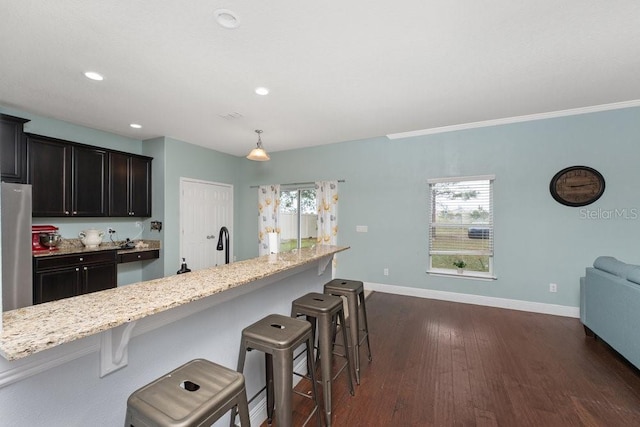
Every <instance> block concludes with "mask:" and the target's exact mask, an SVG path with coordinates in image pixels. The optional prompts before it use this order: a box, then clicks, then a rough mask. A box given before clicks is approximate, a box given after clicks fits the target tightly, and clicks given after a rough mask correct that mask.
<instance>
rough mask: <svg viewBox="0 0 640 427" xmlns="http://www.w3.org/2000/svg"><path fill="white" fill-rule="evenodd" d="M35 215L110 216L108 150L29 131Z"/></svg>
mask: <svg viewBox="0 0 640 427" xmlns="http://www.w3.org/2000/svg"><path fill="white" fill-rule="evenodd" d="M28 143H29V145H28V149H29V183H30V184H32V186H33V189H32V193H33V198H32V203H33V216H36V217H61V216H62V217H69V216H85V217H97V216H107V161H108V152H107V151H106V150H104V149H101V148H98V147H91V146H85V145H79V144H72V143H69V142H67V141H62V140H58V139H54V138H47V137H43V136H38V135H28Z"/></svg>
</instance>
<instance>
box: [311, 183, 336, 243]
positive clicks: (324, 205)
mask: <svg viewBox="0 0 640 427" xmlns="http://www.w3.org/2000/svg"><path fill="white" fill-rule="evenodd" d="M316 203H317V206H318V244H319V245H337V244H338V181H318V182H316Z"/></svg>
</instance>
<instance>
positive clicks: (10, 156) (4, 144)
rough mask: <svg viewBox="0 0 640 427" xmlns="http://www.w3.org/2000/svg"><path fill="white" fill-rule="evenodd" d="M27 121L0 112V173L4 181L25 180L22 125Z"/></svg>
mask: <svg viewBox="0 0 640 427" xmlns="http://www.w3.org/2000/svg"><path fill="white" fill-rule="evenodd" d="M28 121H29V120H27V119H22V118H20V117H13V116H9V115H6V114H0V173H1V174H2V181H4V182H15V183H18V184H24V183H26V182H27V148H26V146H27V144H26V139H25V135H24V131H23V126H24V124H25V123H26V122H28Z"/></svg>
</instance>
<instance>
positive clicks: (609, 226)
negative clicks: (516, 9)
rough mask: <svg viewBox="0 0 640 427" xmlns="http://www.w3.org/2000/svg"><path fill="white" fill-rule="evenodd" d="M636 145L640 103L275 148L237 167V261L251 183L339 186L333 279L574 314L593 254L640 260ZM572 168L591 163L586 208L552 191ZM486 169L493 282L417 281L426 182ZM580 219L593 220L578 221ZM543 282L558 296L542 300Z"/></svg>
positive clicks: (247, 238)
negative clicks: (599, 186)
mask: <svg viewBox="0 0 640 427" xmlns="http://www.w3.org/2000/svg"><path fill="white" fill-rule="evenodd" d="M639 143H640V108H630V109H624V110H616V111H607V112H600V113H592V114H584V115H577V116H571V117H564V118H556V119H548V120H540V121H531V122H525V123H518V124H511V125H502V126H494V127H487V128H478V129H472V130H465V131H456V132H449V133H442V134H436V135H429V136H421V137H414V138H407V139H401V140H388V139H387V138H385V137H381V138H373V139H367V140H362V141H352V142H345V143H340V144H334V145H326V146H321V147H315V148H308V149H300V150H290V151H285V152H279V153H272V154H271V161H270V162H268V163H267V164H260V163H248V162H245V163H243V164H242V166H243V179H244V181H245V183H244V185H242V186H241V190H239V191H237V193H236V194H238V196H239V198H241V199H240V200H238V202H237V204H238V206H239V208H240V209H239V210H238V212H237V213H236V217H237V218H238V220H237V224H243V227H242V229H243V230H242V231H243V233H242V235H240V236H238V237H237V238H238V239H239V240H238V241H237V243H238V244H237V247H238V248H241V251H240V252H238V256H239V258H249V257H252V256H255V254H256V249H255V245H256V244H255V237H254V236H255V235H256V233H257V221H256V215H255V210H256V197H257V196H256V190H255V189H250V188H249V186H250V185H252V184H264V183H267V184H268V183H287V182H300V181H315V180H319V179H345V180H346V183H344V184H340V187H339V188H340V205H339V214H338V217H339V227H340V234H339V244H341V245H348V246H351V249H350V250H349V251H346V252H344V253H342V254H340V256H339V262H338V270H337V274H338V275H339V276H340V277H348V278H357V279H359V280H363V281H367V282H375V283H383V284H390V285H399V286H406V287H413V288H423V289H430V290H442V291H450V292H459V293H466V294H475V295H481V296H490V297H500V298H508V299H516V300H524V301H532V302H541V303H549V304H560V305H566V306H574V307H577V306H578V305H579V304H578V302H579V299H578V297H579V277H580V276H581V275H583V274H584V269H585V267H586V266H589V265H590V264H592V263H593V260H594V259H595V258H596V257H597V256H599V255H612V256H616V257H618V258H619V259H621V260H623V261H626V262H633V263H640V251H638V250H637V245H638V243H637V242H638V241H640V192H639V191H638V190H637V189H636V188H637V183H638V182H640V169H639V168H638V167H637V160H638V158H639V157H640V144H639ZM267 147H268V144H267ZM572 165H588V166H591V167H594V168H596V169H597V170H599V171H600V172H601V173H602V174H603V175H604V177H605V179H606V186H607V188H606V191H605V193H604V195H603V196H602V198H601V199H600V200H598V201H597V202H596V203H594V204H592V205H590V206H588V207H586V208H570V207H566V206H563V205H560V204H558V203H557V202H555V201H554V200H553V199H552V198H551V196H550V194H549V181H550V180H551V178H552V177H553V175H554V174H555V173H556V172H557V171H559V170H560V169H562V168H564V167H566V166H572ZM485 174H495V176H496V180H495V186H494V196H495V197H494V199H495V200H494V218H495V273H496V275H497V278H498V279H497V280H495V281H480V280H471V279H462V278H456V277H437V276H432V275H428V274H426V273H425V271H426V267H427V263H428V255H427V221H428V217H429V215H428V212H429V206H428V191H427V179H429V178H436V177H455V176H465V175H485ZM585 209H588V212H587V211H586V210H585ZM615 209H618V210H619V212H622V211H621V210H623V209H626V218H624V217H623V216H619V217H617V218H611V217H609V218H606V216H607V215H608V214H607V212H609V211H611V210H615ZM598 210H599V211H598ZM634 212H635V215H634ZM587 213H589V215H596V216H600V219H584V217H585V215H586V214H587ZM614 216H615V215H614ZM356 225H367V226H368V227H369V231H368V233H356V232H355V228H356ZM237 228H238V229H239V227H237ZM385 267H386V268H389V276H384V275H383V268H385ZM551 282H553V283H557V284H558V292H557V293H549V291H548V289H549V283H551Z"/></svg>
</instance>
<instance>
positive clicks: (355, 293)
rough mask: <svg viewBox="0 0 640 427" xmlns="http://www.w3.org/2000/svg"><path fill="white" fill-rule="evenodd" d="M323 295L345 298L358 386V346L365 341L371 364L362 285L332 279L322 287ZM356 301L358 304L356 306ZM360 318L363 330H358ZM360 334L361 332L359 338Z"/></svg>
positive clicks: (354, 281) (357, 282)
mask: <svg viewBox="0 0 640 427" xmlns="http://www.w3.org/2000/svg"><path fill="white" fill-rule="evenodd" d="M324 293H325V294H329V295H336V296H344V297H346V298H347V309H348V310H349V321H348V325H349V332H350V334H351V340H350V344H351V350H352V354H353V361H354V362H355V368H356V369H355V370H356V382H357V383H358V384H360V345H361V344H362V343H363V342H364V340H365V339H366V340H367V350H368V352H369V362H371V344H370V343H369V324H368V323H367V306H366V305H365V298H364V285H363V283H362V282H360V281H357V280H345V279H333V280H332V281H330V282H327V283H326V284H325V285H324ZM358 301H359V302H360V303H359V304H358ZM360 316H362V323H363V324H364V325H363V326H364V328H363V329H360ZM360 332H363V334H362V338H360Z"/></svg>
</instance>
